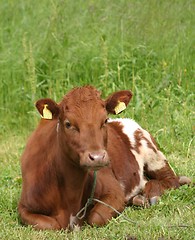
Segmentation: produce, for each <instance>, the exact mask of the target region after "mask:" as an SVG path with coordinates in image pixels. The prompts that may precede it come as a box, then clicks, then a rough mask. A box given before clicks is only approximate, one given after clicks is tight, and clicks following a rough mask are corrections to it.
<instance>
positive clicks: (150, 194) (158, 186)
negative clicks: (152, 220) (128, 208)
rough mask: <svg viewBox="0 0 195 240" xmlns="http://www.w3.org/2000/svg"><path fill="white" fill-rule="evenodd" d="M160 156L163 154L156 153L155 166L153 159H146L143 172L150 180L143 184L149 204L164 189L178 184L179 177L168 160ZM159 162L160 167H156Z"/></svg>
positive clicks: (154, 201)
mask: <svg viewBox="0 0 195 240" xmlns="http://www.w3.org/2000/svg"><path fill="white" fill-rule="evenodd" d="M158 152H160V151H158ZM161 156H163V155H162V154H158V153H157V154H156V158H155V161H156V166H155V162H154V161H152V162H150V161H148V162H147V165H146V166H145V174H146V176H147V177H148V178H149V179H150V180H149V181H148V182H147V183H146V185H145V189H144V193H145V196H146V198H148V199H149V201H150V203H151V204H155V203H156V202H157V201H158V199H159V196H161V195H162V194H163V193H164V191H165V190H167V189H171V188H174V189H175V188H178V187H179V186H180V183H179V178H178V177H177V176H176V174H175V173H174V171H173V170H172V169H171V167H170V166H169V164H168V162H167V161H166V160H165V159H164V158H160V157H161ZM160 162H161V166H162V167H160V168H158V166H159V163H160ZM150 163H151V164H150Z"/></svg>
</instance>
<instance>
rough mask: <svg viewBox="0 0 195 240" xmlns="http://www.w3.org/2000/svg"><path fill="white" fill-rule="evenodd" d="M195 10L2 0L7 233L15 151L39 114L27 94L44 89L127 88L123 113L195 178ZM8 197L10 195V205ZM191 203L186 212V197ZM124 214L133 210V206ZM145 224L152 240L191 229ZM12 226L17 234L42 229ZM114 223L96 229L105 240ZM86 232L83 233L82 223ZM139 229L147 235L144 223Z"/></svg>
mask: <svg viewBox="0 0 195 240" xmlns="http://www.w3.org/2000/svg"><path fill="white" fill-rule="evenodd" d="M194 9H195V2H194V1H193V0H187V1H186V0H180V1H177V0H172V1H168V0H158V1H157V0H142V1H135V0H130V1H125V0H121V1H116V0H112V1H111V0H108V1H103V0H99V1H93V0H87V1H82V0H77V1H70V0H64V1H61V0H60V1H58V0H45V1H38V0H28V1H26V0H18V1H11V0H1V1H0V113H1V114H0V144H1V145H0V146H1V150H0V160H1V164H0V171H1V173H2V177H1V178H2V184H3V186H2V188H1V193H2V195H1V196H2V197H1V201H3V203H2V207H1V211H6V210H5V209H7V208H8V212H9V213H10V214H11V216H12V220H11V221H13V223H10V216H9V215H6V214H5V215H4V216H3V218H1V222H3V223H2V224H4V225H3V226H4V229H5V231H6V229H7V227H6V224H5V222H6V221H8V222H9V224H10V225H9V227H8V228H9V230H8V233H10V231H11V230H10V229H11V228H12V226H13V225H15V222H16V219H17V213H16V211H15V207H16V203H17V198H18V195H19V192H20V187H21V183H20V180H18V178H17V177H18V176H20V170H19V157H20V154H21V152H22V148H23V146H24V143H25V140H24V139H25V137H26V136H27V134H28V133H29V132H30V131H31V130H32V129H33V128H34V127H35V126H36V124H37V122H38V120H39V116H38V114H37V112H36V110H35V108H34V102H35V101H36V100H37V99H39V98H41V97H50V98H53V99H54V100H56V101H60V100H61V98H62V96H63V95H64V94H65V93H66V92H67V91H68V90H70V89H71V88H72V87H75V86H80V85H85V84H92V85H94V86H96V87H97V88H98V89H99V90H101V91H102V95H103V97H106V96H107V95H109V94H110V93H111V92H113V91H116V90H120V89H131V90H132V92H133V94H134V96H133V99H132V102H131V104H130V106H129V107H128V109H127V110H126V112H125V113H124V114H122V117H131V118H134V119H135V120H137V121H138V122H139V123H140V124H141V125H142V126H143V127H145V128H147V129H148V130H150V132H151V133H152V134H153V135H154V137H155V138H156V139H157V142H158V143H159V145H160V148H161V149H162V150H163V151H164V152H165V154H166V155H167V156H168V157H169V159H170V161H171V163H172V165H173V166H174V167H175V168H176V171H177V172H182V173H183V174H186V175H190V176H192V177H194V171H195V164H194V161H193V157H194V130H195V129H194V122H193V121H194V100H195V97H194V90H195V88H194V80H195V79H194V67H195V66H194V63H195V61H194V59H195V55H194V53H195V49H194V46H195V40H194V39H195V28H194V25H195V17H194ZM5 141H6V144H5ZM9 142H10V143H11V145H9V144H8V143H9ZM16 143H17V144H16ZM13 145H15V147H14V146H13ZM18 181H19V182H18ZM184 191H185V189H184ZM186 191H187V190H186ZM192 191H193V188H192V190H191V192H190V191H189V192H188V193H189V196H191V197H192V196H193V194H192ZM10 196H11V198H10ZM173 196H174V194H173ZM173 196H171V197H173ZM6 198H9V199H14V200H13V202H12V200H9V203H7V202H6V200H5V199H6ZM178 198H179V201H181V202H182V197H181V196H180V195H179V197H178ZM166 201H168V197H167V199H166ZM169 203H171V204H172V202H169ZM173 205H174V203H173ZM183 205H185V203H183ZM183 205H182V206H183ZM188 205H189V209H190V211H191V205H192V201H191V200H188ZM182 206H181V208H182ZM179 209H180V207H179ZM153 210H155V209H153ZM156 211H157V212H158V211H161V208H160V207H159V209H158V207H157V210H156ZM175 211H176V212H177V210H175ZM178 211H181V210H178ZM154 212H155V211H154ZM157 212H155V213H157ZM162 212H163V213H165V212H166V211H164V210H162ZM130 214H133V216H134V210H133V212H131V213H130ZM139 214H141V216H143V218H144V214H146V215H145V217H148V216H149V215H150V214H152V212H151V213H143V215H142V213H141V211H138V213H137V212H136V211H135V218H139ZM147 214H149V215H147ZM175 214H176V215H177V213H175ZM178 214H179V215H178V216H180V213H178ZM183 214H184V213H183V212H182V214H181V215H183ZM153 216H154V215H153ZM178 216H177V217H176V219H177V220H178ZM185 217H186V218H187V219H188V220H189V218H188V216H185ZM154 218H155V217H154ZM2 219H3V220H2ZM167 219H168V220H167V221H169V220H170V219H171V216H168V218H167ZM177 220H176V222H177ZM154 222H155V219H154ZM114 223H115V222H114ZM120 224H121V225H123V224H122V223H120ZM152 224H153V223H152ZM152 224H151V225H150V226H151V229H150V230H148V231H149V232H150V233H149V234H150V236H153V237H154V239H157V236H158V237H160V235H161V236H162V235H163V234H164V235H165V236H168V237H171V236H172V237H175V239H185V237H184V236H185V234H187V231H188V230H185V229H184V230H181V229H180V231H181V232H182V231H183V232H184V233H181V235H180V236H181V237H180V238H179V237H178V236H179V235H177V233H176V232H174V231H171V230H170V231H171V234H170V235H169V234H168V233H167V231H166V230H163V229H162V228H161V229H160V230H159V229H158V228H160V227H157V229H156V230H154V231H153V232H152ZM117 226H118V225H117ZM16 228H17V229H15V230H14V231H16V232H17V234H18V235H17V234H16V233H15V234H16V235H17V236H19V237H21V236H27V235H28V234H30V236H31V237H32V238H33V237H34V235H35V238H37V236H39V234H38V233H34V232H31V231H30V230H29V229H28V230H24V229H23V228H20V227H19V226H17V227H16ZM122 228H123V227H122ZM18 229H19V230H18ZM110 229H111V230H110ZM112 229H113V228H112V223H111V224H110V225H108V227H105V229H103V230H100V232H101V231H102V234H105V231H108V232H109V234H110V235H109V234H108V236H107V237H105V239H114V238H112V231H113V230H112ZM124 229H125V230H124V231H125V232H128V231H126V230H127V229H126V228H125V227H124ZM131 230H132V228H131ZM5 231H4V232H5ZM96 231H97V232H99V230H94V233H93V234H94V235H95V236H97V235H96V234H97V233H96ZM132 231H133V232H134V233H135V235H136V230H135V231H134V230H132ZM143 231H146V229H145V230H143V229H142V232H143ZM159 232H160V233H159ZM189 232H190V233H191V229H189ZM158 233H159V234H160V235H158ZM47 234H49V235H48V236H49V237H48V238H52V237H50V233H47ZM47 234H46V235H45V236H44V235H42V234H40V235H41V237H40V239H46V238H47ZM75 234H76V233H75ZM83 234H84V235H85V234H86V235H85V236H86V239H89V238H90V237H88V235H89V232H88V230H86V233H85V231H84V233H83ZM113 234H115V235H116V236H119V235H120V234H121V231H119V232H118V233H117V232H116V231H114V232H113ZM117 234H118V235H117ZM137 234H138V236H140V237H141V239H147V238H144V234H143V235H142V233H141V231H138V232H137ZM16 235H14V236H16ZM73 235H74V234H73ZM84 235H83V236H84ZM100 235H101V234H100ZM188 235H190V234H188ZM2 236H3V235H2ZM51 236H52V234H51ZM62 236H64V233H62ZM102 236H103V235H102ZM121 236H124V235H121ZM31 237H30V238H31ZM74 237H75V239H80V238H79V237H78V235H77V234H76V235H75V236H74ZM155 237H156V238H155ZM23 238H24V237H23ZM2 239H3V238H2ZM10 239H14V237H13V238H10ZM21 239H22V237H21ZM94 239H98V238H97V237H94ZM100 239H103V237H101V238H100ZM117 239H123V238H117ZM151 239H152V238H151ZM187 239H190V238H189V236H188V238H187ZM191 239H193V238H191Z"/></svg>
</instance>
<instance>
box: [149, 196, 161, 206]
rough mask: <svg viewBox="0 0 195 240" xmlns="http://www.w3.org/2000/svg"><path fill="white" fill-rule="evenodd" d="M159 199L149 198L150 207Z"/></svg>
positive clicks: (157, 197)
mask: <svg viewBox="0 0 195 240" xmlns="http://www.w3.org/2000/svg"><path fill="white" fill-rule="evenodd" d="M159 198H160V197H159V196H154V197H151V198H150V199H149V201H150V205H151V206H152V205H155V204H157V202H158V201H159Z"/></svg>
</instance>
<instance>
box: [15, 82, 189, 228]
mask: <svg viewBox="0 0 195 240" xmlns="http://www.w3.org/2000/svg"><path fill="white" fill-rule="evenodd" d="M131 97H132V93H131V92H130V91H127V90H125V91H118V92H115V93H113V94H112V95H111V96H109V97H108V98H107V99H106V100H103V99H102V98H101V96H100V92H99V91H97V90H96V89H95V88H94V87H91V86H85V87H80V88H75V89H73V90H71V91H70V92H69V93H68V94H66V95H65V96H64V98H63V99H62V101H61V102H60V103H59V104H57V103H56V102H55V101H53V100H52V99H49V98H46V99H40V100H39V101H37V103H36V107H37V109H38V111H39V113H40V114H41V120H40V123H39V125H38V127H37V129H36V130H35V131H34V133H33V134H32V135H31V137H30V138H29V140H28V143H27V145H26V148H25V150H24V153H23V155H22V158H21V169H22V179H23V183H22V194H21V198H20V202H19V205H18V211H19V215H20V217H21V221H22V223H23V224H26V225H28V224H29V225H32V226H33V227H34V228H36V229H66V228H72V227H73V226H74V225H75V224H77V225H82V223H83V221H86V222H87V223H89V224H90V225H98V226H101V225H104V224H106V223H107V222H108V221H109V220H110V219H111V218H112V217H114V216H116V212H115V211H114V210H113V208H115V209H116V210H117V211H119V212H121V211H123V209H124V207H125V205H127V204H130V203H133V204H138V205H140V204H141V205H143V204H145V203H146V202H150V203H151V204H153V203H155V202H156V200H157V199H158V197H159V196H160V195H161V194H163V192H164V191H165V190H166V189H170V188H177V187H179V186H180V184H185V183H189V182H190V180H189V179H188V178H187V177H182V178H179V177H177V176H176V175H175V173H174V172H173V170H172V169H171V168H170V166H169V164H168V162H167V160H166V158H165V156H164V155H163V153H162V152H161V151H160V150H159V149H158V147H157V145H156V143H155V141H154V139H153V138H152V136H151V135H150V134H149V133H148V132H147V131H146V130H144V129H142V128H141V127H140V126H139V125H138V124H137V123H136V122H134V121H133V120H131V119H115V120H111V119H109V118H108V114H109V113H110V114H118V113H120V112H122V111H123V110H124V109H125V108H126V106H127V105H128V103H129V101H130V99H131ZM94 171H97V179H96V185H95V191H94V196H93V197H94V198H96V199H98V200H100V201H103V202H104V203H105V204H107V205H110V206H111V207H112V208H109V207H107V206H106V205H104V204H101V203H99V202H93V204H92V205H91V206H89V208H87V212H86V214H85V217H84V219H82V220H80V219H79V218H78V217H77V213H78V212H79V211H80V210H81V209H82V208H83V207H84V205H85V204H86V202H87V200H88V199H89V198H90V194H91V191H92V188H93V187H94V186H93V182H94V177H93V175H94Z"/></svg>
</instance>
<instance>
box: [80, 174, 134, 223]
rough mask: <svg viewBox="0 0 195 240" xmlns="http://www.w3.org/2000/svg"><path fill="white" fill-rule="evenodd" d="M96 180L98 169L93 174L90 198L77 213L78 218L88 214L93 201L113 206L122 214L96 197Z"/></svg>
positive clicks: (129, 220)
mask: <svg viewBox="0 0 195 240" xmlns="http://www.w3.org/2000/svg"><path fill="white" fill-rule="evenodd" d="M96 182H97V171H94V175H93V187H92V191H91V195H90V197H89V198H88V200H87V202H86V204H85V206H84V207H83V208H81V210H80V211H79V212H78V213H77V214H76V217H77V218H78V219H80V220H81V219H83V218H84V217H85V215H86V212H87V208H88V207H89V206H90V205H91V204H92V202H93V201H94V202H98V203H101V204H103V205H105V206H106V207H109V208H111V209H112V210H113V211H114V212H115V213H117V214H121V213H120V212H119V211H117V210H116V209H115V208H113V207H112V206H110V205H109V204H107V203H105V202H103V201H101V200H99V199H96V198H94V193H95V187H96ZM123 218H124V219H125V220H127V221H128V222H131V223H136V222H135V221H133V220H131V219H129V218H127V217H125V216H123Z"/></svg>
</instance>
